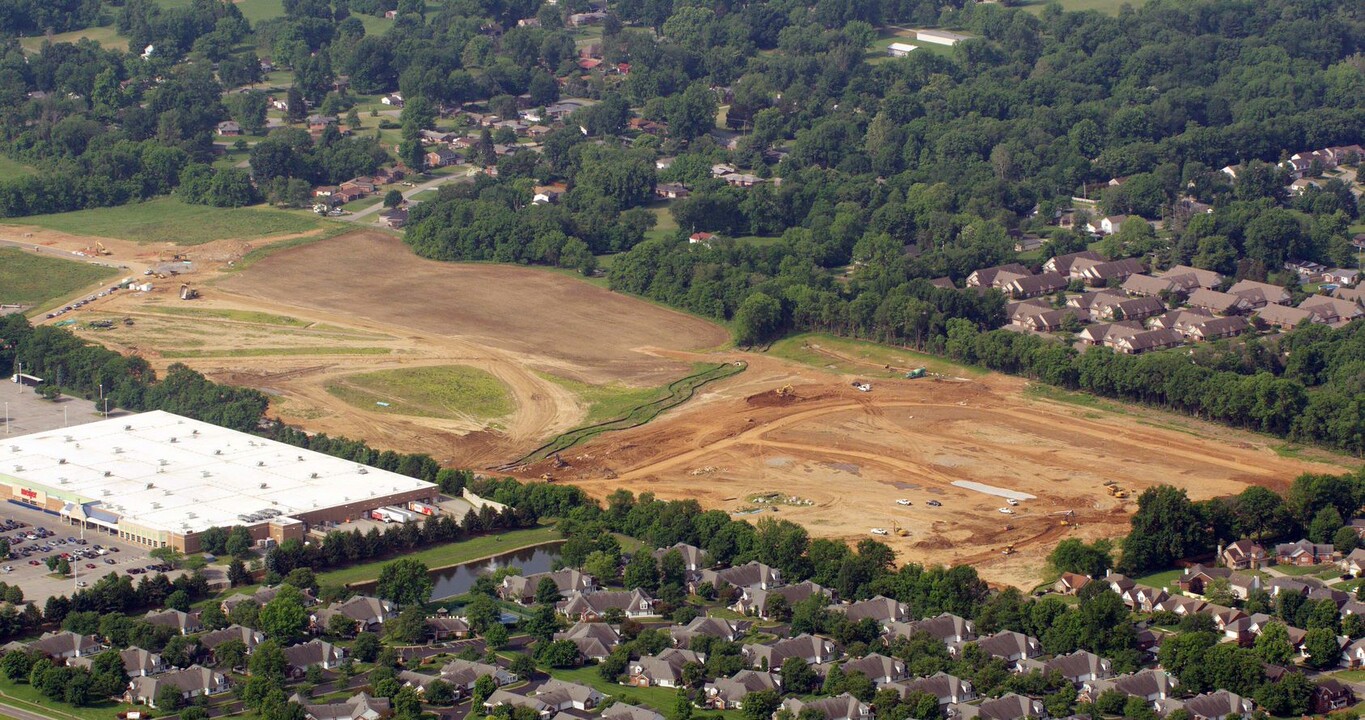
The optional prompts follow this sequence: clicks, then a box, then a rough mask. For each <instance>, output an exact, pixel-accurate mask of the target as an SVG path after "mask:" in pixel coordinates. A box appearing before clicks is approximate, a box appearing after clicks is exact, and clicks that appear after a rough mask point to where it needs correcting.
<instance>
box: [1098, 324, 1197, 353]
mask: <svg viewBox="0 0 1365 720" xmlns="http://www.w3.org/2000/svg"><path fill="white" fill-rule="evenodd" d="M1184 342H1185V336H1184V335H1181V334H1180V333H1179V332H1177V331H1175V330H1148V331H1146V332H1140V333H1135V334H1133V335H1128V336H1124V337H1115V338H1112V339H1111V338H1106V339H1105V345H1107V346H1109V347H1112V348H1113V349H1114V350H1116V351H1118V352H1121V353H1123V354H1125V355H1138V354H1141V353H1144V352H1149V351H1152V350H1165V349H1166V348H1173V347H1176V346H1178V345H1182V344H1184Z"/></svg>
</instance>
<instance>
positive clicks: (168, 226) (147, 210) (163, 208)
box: [7, 198, 323, 245]
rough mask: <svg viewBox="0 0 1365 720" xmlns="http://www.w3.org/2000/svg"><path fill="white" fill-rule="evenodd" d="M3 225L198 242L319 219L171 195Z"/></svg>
mask: <svg viewBox="0 0 1365 720" xmlns="http://www.w3.org/2000/svg"><path fill="white" fill-rule="evenodd" d="M7 224H11V225H35V226H37V227H41V228H46V229H48V230H56V231H59V232H64V233H70V234H72V235H88V236H94V237H107V238H118V239H121V240H132V241H134V242H137V243H157V242H168V243H174V244H176V245H200V244H203V243H207V242H213V241H214V240H225V239H228V238H234V239H242V240H249V239H253V238H263V237H269V236H271V235H286V234H293V233H304V232H308V231H310V230H316V229H318V228H320V227H322V225H323V221H322V220H321V219H319V218H316V217H312V216H310V215H307V214H305V213H289V212H284V211H281V210H269V209H265V208H254V207H251V208H215V207H208V206H206V205H189V204H187V203H183V202H180V201H179V200H176V199H175V198H157V199H155V200H149V201H147V202H144V203H135V204H132V205H120V206H118V207H109V208H95V209H92V210H78V211H76V212H69V213H57V214H55V215H32V216H29V217H22V218H11V219H10V220H9V221H8V222H7Z"/></svg>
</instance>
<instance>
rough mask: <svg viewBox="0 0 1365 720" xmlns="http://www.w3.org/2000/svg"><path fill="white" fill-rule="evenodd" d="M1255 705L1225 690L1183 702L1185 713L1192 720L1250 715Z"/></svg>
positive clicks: (1220, 719)
mask: <svg viewBox="0 0 1365 720" xmlns="http://www.w3.org/2000/svg"><path fill="white" fill-rule="evenodd" d="M1255 709H1256V704H1255V703H1253V702H1252V701H1251V698H1244V697H1242V696H1241V695H1238V694H1236V693H1231V692H1228V691H1227V690H1219V691H1217V692H1211V693H1204V694H1203V695H1196V696H1194V697H1192V698H1190V699H1189V700H1186V701H1185V711H1186V712H1188V713H1189V714H1190V717H1191V718H1193V720H1225V719H1230V718H1241V717H1247V716H1249V715H1251V713H1252V712H1253V711H1254V710H1255Z"/></svg>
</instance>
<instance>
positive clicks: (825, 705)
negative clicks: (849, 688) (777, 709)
mask: <svg viewBox="0 0 1365 720" xmlns="http://www.w3.org/2000/svg"><path fill="white" fill-rule="evenodd" d="M781 709H783V710H787V711H789V712H791V714H792V715H794V716H795V715H801V714H802V713H803V711H806V710H811V711H814V712H815V713H818V714H819V716H820V717H821V718H823V720H871V718H872V707H871V706H870V705H868V704H867V703H865V702H862V701H860V700H858V698H855V697H853V696H852V695H849V694H848V693H844V694H843V695H837V696H835V697H829V698H820V699H818V700H808V701H803V700H800V699H798V698H787V699H786V700H783V701H782V708H781Z"/></svg>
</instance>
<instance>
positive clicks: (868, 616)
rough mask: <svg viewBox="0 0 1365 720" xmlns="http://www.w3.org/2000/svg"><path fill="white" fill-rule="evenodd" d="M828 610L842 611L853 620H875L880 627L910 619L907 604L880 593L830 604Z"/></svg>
mask: <svg viewBox="0 0 1365 720" xmlns="http://www.w3.org/2000/svg"><path fill="white" fill-rule="evenodd" d="M829 610H830V611H831V612H838V613H843V614H844V617H846V618H848V619H849V620H852V621H854V622H857V621H859V620H875V621H876V622H877V624H878V625H881V626H882V628H886V627H887V626H889V625H890V624H891V623H893V622H904V621H906V620H909V619H910V606H909V605H906V604H905V603H902V602H897V601H896V600H893V599H892V598H889V597H885V596H882V595H878V596H876V597H872V598H868V599H867V600H859V601H858V602H855V603H849V604H836V605H830V606H829Z"/></svg>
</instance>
